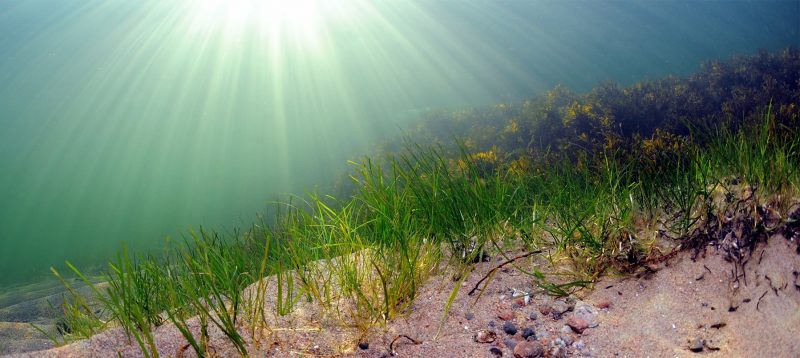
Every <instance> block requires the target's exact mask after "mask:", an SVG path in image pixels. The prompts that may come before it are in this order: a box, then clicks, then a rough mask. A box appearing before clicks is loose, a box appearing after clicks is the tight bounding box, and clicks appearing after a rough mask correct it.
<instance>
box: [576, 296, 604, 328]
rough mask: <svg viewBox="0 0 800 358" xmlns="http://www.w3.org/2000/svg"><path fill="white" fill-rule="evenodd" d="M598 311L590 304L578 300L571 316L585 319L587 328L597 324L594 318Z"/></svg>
mask: <svg viewBox="0 0 800 358" xmlns="http://www.w3.org/2000/svg"><path fill="white" fill-rule="evenodd" d="M598 313H599V312H598V311H597V309H596V308H594V307H592V306H591V305H588V304H586V303H584V302H579V303H578V304H577V305H576V306H575V312H574V313H573V316H575V317H578V318H581V319H583V320H585V321H586V323H587V324H588V326H589V328H595V327H597V326H598V325H599V323H597V320H596V318H597V315H598Z"/></svg>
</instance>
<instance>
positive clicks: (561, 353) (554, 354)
mask: <svg viewBox="0 0 800 358" xmlns="http://www.w3.org/2000/svg"><path fill="white" fill-rule="evenodd" d="M548 353H550V354H548V357H551V358H567V349H566V348H564V347H553V348H552V349H550V352H548Z"/></svg>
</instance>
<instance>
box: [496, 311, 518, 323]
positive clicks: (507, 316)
mask: <svg viewBox="0 0 800 358" xmlns="http://www.w3.org/2000/svg"><path fill="white" fill-rule="evenodd" d="M497 318H499V319H502V320H503V321H510V320H512V319H514V311H511V310H503V311H500V313H498V314H497Z"/></svg>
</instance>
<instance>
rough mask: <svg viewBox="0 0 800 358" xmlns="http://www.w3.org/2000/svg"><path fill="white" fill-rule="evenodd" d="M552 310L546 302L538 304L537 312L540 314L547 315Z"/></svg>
mask: <svg viewBox="0 0 800 358" xmlns="http://www.w3.org/2000/svg"><path fill="white" fill-rule="evenodd" d="M552 310H553V308H552V307H550V305H548V304H543V305H541V306H539V313H541V314H543V315H545V316H547V315H549V314H550V311H552Z"/></svg>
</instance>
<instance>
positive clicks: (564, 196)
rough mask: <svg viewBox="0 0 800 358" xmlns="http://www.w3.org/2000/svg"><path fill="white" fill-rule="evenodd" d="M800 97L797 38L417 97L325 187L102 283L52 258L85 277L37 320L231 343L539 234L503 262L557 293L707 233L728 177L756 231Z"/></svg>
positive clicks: (791, 189)
mask: <svg viewBox="0 0 800 358" xmlns="http://www.w3.org/2000/svg"><path fill="white" fill-rule="evenodd" d="M799 101H800V51H799V50H798V49H795V48H790V49H785V50H782V51H779V52H776V53H759V54H757V55H754V56H751V57H736V58H733V59H731V60H728V61H712V62H708V63H706V64H705V65H704V66H703V67H702V69H701V70H700V71H699V72H697V73H696V74H694V75H692V76H690V77H686V78H678V77H669V78H664V79H661V80H656V81H648V82H641V83H637V84H634V85H632V86H629V87H621V86H618V85H615V84H604V85H601V86H598V87H597V88H595V89H594V90H592V91H590V92H588V93H585V94H575V93H571V92H570V91H568V90H567V89H565V88H561V87H558V88H555V89H554V90H552V91H550V92H547V93H545V94H543V95H541V96H538V97H536V98H532V99H529V100H525V101H522V102H521V103H514V104H508V103H504V104H498V105H496V106H494V107H492V108H479V109H471V110H466V111H460V112H455V113H434V114H431V115H430V116H429V118H427V119H425V120H422V121H420V122H419V125H418V127H417V128H415V129H414V130H413V131H411V133H409V136H408V138H406V139H405V140H397V141H396V142H393V143H389V144H387V145H385V146H384V147H383V149H382V150H381V151H380V153H381V154H377V155H376V156H374V157H367V158H364V159H363V160H361V161H357V162H353V163H352V164H353V167H354V170H353V173H352V175H351V176H350V177H349V178H348V179H347V181H346V182H344V183H343V185H340V186H339V190H338V192H340V194H338V195H336V196H333V195H324V194H317V193H314V194H310V195H307V196H305V197H295V198H292V199H291V200H288V201H287V202H284V203H277V204H276V208H277V209H276V212H277V214H276V215H274V216H270V218H264V219H263V220H260V221H259V222H258V223H256V224H253V225H252V226H251V227H250V228H247V229H244V230H242V231H240V232H234V233H229V234H226V233H222V232H217V231H214V230H210V229H206V228H204V229H199V230H197V231H194V232H191V233H189V234H188V235H187V238H186V240H185V244H181V245H174V246H173V247H172V248H171V249H170V250H169V251H168V253H167V254H158V255H148V254H144V253H132V252H127V251H122V252H120V253H119V254H118V256H117V258H116V260H114V261H112V262H109V264H108V269H107V273H106V274H105V277H104V281H106V283H103V284H99V285H93V284H92V283H90V282H89V281H90V280H88V279H86V277H84V276H83V275H82V274H81V272H80V270H79V269H78V268H75V267H73V266H72V265H69V267H70V268H71V269H72V270H73V271H74V272H73V273H74V274H77V275H78V276H79V277H80V278H81V279H84V280H85V281H86V283H88V284H89V285H91V287H92V288H93V290H94V296H93V297H83V296H81V295H80V294H77V293H74V294H72V295H71V297H70V298H69V299H68V300H67V304H65V305H64V306H63V307H61V308H62V309H63V313H64V317H63V322H62V323H61V324H60V325H59V327H61V329H60V331H61V334H59V335H53V336H52V339H53V340H55V341H56V342H58V343H65V342H69V341H72V340H75V339H81V338H85V337H89V336H91V335H93V334H96V333H97V332H99V331H101V330H103V329H107V328H110V327H116V326H121V327H122V328H123V329H124V330H125V332H126V333H127V334H128V335H129V337H131V339H132V340H133V341H135V342H136V343H137V344H138V345H139V347H140V348H141V350H142V352H143V353H144V354H145V356H157V355H158V352H157V350H156V347H155V344H154V340H153V330H154V328H155V327H157V326H159V325H162V324H165V323H166V322H171V323H173V324H175V325H176V326H177V327H178V329H179V330H180V331H181V332H182V333H183V335H184V337H185V338H186V339H187V340H188V342H189V344H190V345H191V347H192V348H193V349H194V350H195V352H196V353H197V354H198V355H200V356H204V355H206V353H207V352H208V349H209V347H208V346H207V341H206V337H205V336H206V332H207V328H208V327H210V326H215V327H217V328H219V329H220V330H221V331H222V332H224V333H225V334H226V335H227V337H228V338H229V339H230V341H231V342H232V343H233V344H234V345H235V346H236V347H237V348H238V350H239V351H240V353H241V354H242V355H246V354H247V353H248V352H247V348H248V345H247V344H246V341H247V339H246V338H248V337H246V335H252V336H253V337H252V338H256V335H257V334H260V333H257V332H260V331H261V329H262V328H268V327H265V325H267V318H266V317H268V316H271V315H287V314H290V313H291V312H292V311H293V308H294V305H295V304H296V303H297V302H298V301H300V300H308V301H313V302H315V303H316V304H317V305H319V306H320V307H322V308H323V309H324V311H325V312H326V314H328V315H330V317H331V318H334V319H335V320H336V321H338V322H341V324H342V325H346V326H351V327H352V326H355V327H358V328H360V329H361V330H363V331H368V330H370V329H372V328H373V327H376V326H380V325H381V324H383V323H384V322H386V321H388V320H392V319H394V318H396V317H398V316H400V315H402V314H403V312H404V310H405V309H406V308H408V307H409V306H410V305H411V303H412V302H413V300H414V299H415V296H416V293H417V292H418V289H419V287H420V286H421V285H423V284H424V283H425V282H426V280H427V279H429V278H430V277H432V276H433V275H435V274H438V273H442V272H444V271H447V272H453V273H454V275H453V277H455V278H457V279H458V278H461V279H463V278H464V277H466V274H467V273H468V271H469V270H470V269H471V268H472V267H473V266H474V264H475V262H479V261H480V260H481V259H482V257H483V255H484V253H485V252H491V253H492V255H505V254H504V252H506V251H507V249H509V248H514V249H522V250H524V251H526V252H534V251H541V253H540V254H539V255H543V256H545V257H546V258H547V259H548V261H549V262H550V263H551V265H550V266H544V267H543V266H532V264H529V263H526V262H528V261H525V260H518V261H516V262H515V263H514V264H515V265H517V266H518V267H519V268H520V269H521V271H523V272H527V273H529V274H530V278H531V281H532V282H533V283H534V284H535V285H538V286H539V287H541V288H542V289H543V290H545V291H547V292H549V293H551V294H554V295H565V294H569V293H570V292H571V291H573V290H574V289H578V288H580V287H584V286H587V285H591V283H592V282H593V280H595V279H596V278H598V277H599V276H601V275H604V274H612V273H624V272H630V271H633V270H635V269H636V268H638V267H640V266H641V265H645V264H647V263H649V262H653V261H654V260H658V259H660V258H663V257H664V256H665V255H669V254H670V253H671V252H674V250H676V249H679V248H680V249H691V248H696V247H698V246H699V245H705V244H707V243H708V242H710V241H714V240H720V239H722V238H721V237H716V236H715V235H720V233H722V232H723V231H720V229H719V228H721V227H723V226H724V225H723V223H722V222H721V221H719V220H718V219H719V216H720V215H721V213H722V212H724V211H725V210H726V208H724V207H723V205H721V203H722V204H724V203H725V202H727V201H731V200H732V199H731V198H730V197H729V196H730V195H729V193H731V192H733V187H737V188H744V189H742V190H744V191H746V192H748V193H749V194H750V198H749V200H755V202H757V203H762V204H763V205H755V206H752V207H750V208H749V209H744V211H742V212H741V215H743V218H744V219H743V220H749V221H747V222H748V223H751V224H750V226H749V227H750V228H751V229H752V230H751V234H752V235H753V236H754V237H760V235H761V234H764V233H769V232H770V231H771V230H775V228H777V227H779V226H781V225H783V227H786V226H787V225H788V226H792V227H795V228H796V227H797V226H798V220H800V217H798V216H800V206H799V205H798V201H797V198H798V197H800V195H798V194H800V192H799V191H800V173H798V168H799V167H800V118H799V117H798V116H800V108H798V104H799V103H800V102H799ZM720 195H722V196H723V198H722V199H719V196H720ZM726 196H728V197H726ZM715 227H716V229H715ZM54 272H55V270H54ZM61 274H64V273H63V272H62V273H61ZM56 275H59V274H58V273H56ZM272 275H274V277H275V279H274V280H269V281H268V280H265V279H264V278H265V277H267V276H272ZM59 277H61V276H59ZM447 277H450V276H449V275H448V276H447ZM556 277H558V279H555V278H556ZM64 282H67V281H66V280H65V281H64ZM268 282H269V283H268ZM253 284H255V286H254V288H255V289H250V290H245V288H247V287H248V286H250V285H253ZM268 284H271V285H277V289H278V290H277V292H278V294H277V295H278V297H277V304H276V305H275V307H265V305H264V294H265V288H266V287H265V285H268ZM67 286H68V287H67V288H68V289H70V287H69V284H67ZM455 287H456V288H455V290H456V291H454V292H452V294H451V300H452V297H455V295H456V294H457V293H458V291H457V290H459V289H460V288H461V285H455ZM69 292H71V293H72V292H74V291H72V290H69ZM448 306H449V302H442V309H443V311H446V310H447V309H448ZM191 317H198V318H199V322H200V325H201V329H200V330H199V333H197V332H196V331H194V330H190V329H189V325H188V323H187V320H188V319H189V318H191ZM241 327H246V328H247V329H246V330H242V329H241ZM67 332H68V333H67Z"/></svg>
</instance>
